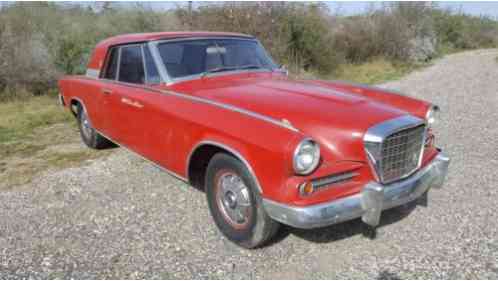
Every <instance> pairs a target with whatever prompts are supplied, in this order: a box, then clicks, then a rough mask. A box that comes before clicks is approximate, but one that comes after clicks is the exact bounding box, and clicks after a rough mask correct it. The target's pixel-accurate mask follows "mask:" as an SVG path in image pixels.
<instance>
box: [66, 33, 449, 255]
mask: <svg viewBox="0 0 498 281" xmlns="http://www.w3.org/2000/svg"><path fill="white" fill-rule="evenodd" d="M59 86H60V90H61V91H60V92H61V95H60V99H61V102H62V104H64V105H65V106H66V107H67V108H69V109H70V110H71V112H72V113H73V114H74V115H75V116H76V117H77V119H78V123H79V128H80V131H81V137H82V139H83V141H84V142H85V144H87V145H88V146H89V147H91V148H95V149H99V148H103V147H106V146H108V145H109V144H111V142H112V143H114V144H119V145H120V146H122V147H126V148H127V149H129V150H131V151H133V152H135V153H137V154H138V155H140V156H142V157H143V158H145V159H147V160H150V161H151V162H152V163H154V164H156V165H157V166H159V167H161V168H163V169H164V170H165V171H167V172H168V173H170V174H172V175H174V176H176V177H177V178H179V179H182V180H184V181H185V182H188V183H189V184H191V185H192V186H195V187H198V188H200V189H203V190H205V193H206V196H207V200H208V203H209V209H210V211H211V214H212V216H213V219H214V221H215V223H216V225H217V226H218V228H219V229H220V230H221V232H222V233H223V234H224V235H225V236H226V237H228V239H230V240H232V241H234V242H235V243H237V244H239V245H241V246H243V247H247V248H253V247H256V246H259V245H261V244H263V243H264V242H265V241H268V239H270V238H271V237H272V236H273V235H274V234H275V233H276V231H277V229H278V227H279V225H280V223H283V224H286V225H290V226H293V227H296V228H316V227H322V226H327V225H331V224H336V223H339V222H343V221H346V220H351V219H355V218H360V217H361V218H362V220H363V221H364V222H365V223H366V224H368V225H371V226H376V225H378V224H379V219H380V217H381V212H382V210H386V209H389V208H392V207H395V206H399V205H402V204H405V203H407V202H410V201H414V200H415V199H417V198H418V197H420V196H422V195H425V194H426V192H427V191H428V190H429V188H431V187H440V186H441V185H442V184H443V182H444V179H445V176H446V173H447V170H448V165H449V158H448V157H447V156H445V155H444V154H443V153H442V152H441V150H440V149H438V148H437V147H436V146H435V145H434V134H433V133H434V132H433V130H432V128H431V126H432V124H433V123H434V121H436V112H437V111H438V108H437V107H436V106H434V105H432V104H430V103H427V102H425V101H421V100H416V99H413V98H410V97H407V96H403V95H400V94H395V93H392V92H388V91H386V90H383V89H379V88H374V87H368V86H364V85H357V84H348V83H344V82H328V81H321V80H293V79H291V78H289V77H288V76H287V74H286V73H285V71H282V69H280V68H279V67H278V66H277V65H276V64H275V62H273V61H272V59H271V58H270V56H269V55H268V53H267V52H266V51H265V49H264V48H263V46H262V45H261V44H260V43H259V42H258V40H257V39H255V38H254V37H251V36H248V35H244V34H237V33H210V32H162V33H146V34H130V35H122V36H117V37H112V38H109V39H107V40H104V41H102V42H100V43H99V44H98V45H97V46H96V48H95V51H94V52H93V54H92V57H91V59H90V62H89V64H88V69H87V73H86V75H85V76H67V77H64V78H63V79H61V80H60V82H59Z"/></svg>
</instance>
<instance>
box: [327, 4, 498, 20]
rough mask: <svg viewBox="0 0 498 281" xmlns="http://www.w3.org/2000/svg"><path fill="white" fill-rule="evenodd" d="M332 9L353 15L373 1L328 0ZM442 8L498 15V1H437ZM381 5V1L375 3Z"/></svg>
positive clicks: (473, 13)
mask: <svg viewBox="0 0 498 281" xmlns="http://www.w3.org/2000/svg"><path fill="white" fill-rule="evenodd" d="M327 3H328V5H329V7H330V8H331V11H332V12H333V11H335V10H336V9H338V8H339V11H340V13H341V14H346V15H352V14H359V13H363V12H365V11H366V10H367V9H368V7H369V6H371V3H372V2H327ZM437 3H438V4H439V6H440V7H441V8H444V9H448V8H449V9H451V10H453V11H460V10H461V11H462V12H464V13H466V14H472V15H476V16H479V15H486V16H491V17H495V18H496V17H498V2H460V1H455V2H437ZM374 5H380V3H378V2H377V3H374Z"/></svg>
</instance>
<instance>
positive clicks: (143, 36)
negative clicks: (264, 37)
mask: <svg viewBox="0 0 498 281" xmlns="http://www.w3.org/2000/svg"><path fill="white" fill-rule="evenodd" d="M189 37H193V38H195V37H243V38H253V37H252V36H250V35H247V34H242V33H233V32H209V31H195V32H192V31H180V32H151V33H131V34H123V35H118V36H114V37H110V38H108V39H105V40H104V41H102V42H101V43H104V44H106V45H119V44H127V43H133V42H146V41H155V40H162V39H173V38H189Z"/></svg>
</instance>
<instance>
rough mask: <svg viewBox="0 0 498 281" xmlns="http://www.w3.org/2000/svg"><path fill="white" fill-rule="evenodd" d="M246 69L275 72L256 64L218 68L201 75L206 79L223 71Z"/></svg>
mask: <svg viewBox="0 0 498 281" xmlns="http://www.w3.org/2000/svg"><path fill="white" fill-rule="evenodd" d="M244 69H267V70H269V71H273V70H272V69H270V68H267V67H264V66H260V65H256V64H247V65H241V66H220V67H216V68H213V69H209V70H206V71H204V72H203V73H202V74H201V77H204V76H206V75H208V74H210V73H216V72H222V71H230V70H244Z"/></svg>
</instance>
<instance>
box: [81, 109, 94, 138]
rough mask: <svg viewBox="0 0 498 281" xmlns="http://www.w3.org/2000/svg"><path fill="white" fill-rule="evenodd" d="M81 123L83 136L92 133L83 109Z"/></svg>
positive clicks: (88, 135)
mask: <svg viewBox="0 0 498 281" xmlns="http://www.w3.org/2000/svg"><path fill="white" fill-rule="evenodd" d="M81 124H82V125H83V126H81V129H82V131H83V134H84V135H85V137H90V136H91V135H92V125H91V124H90V121H89V120H88V116H87V115H86V111H84V110H83V112H82V113H81Z"/></svg>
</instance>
